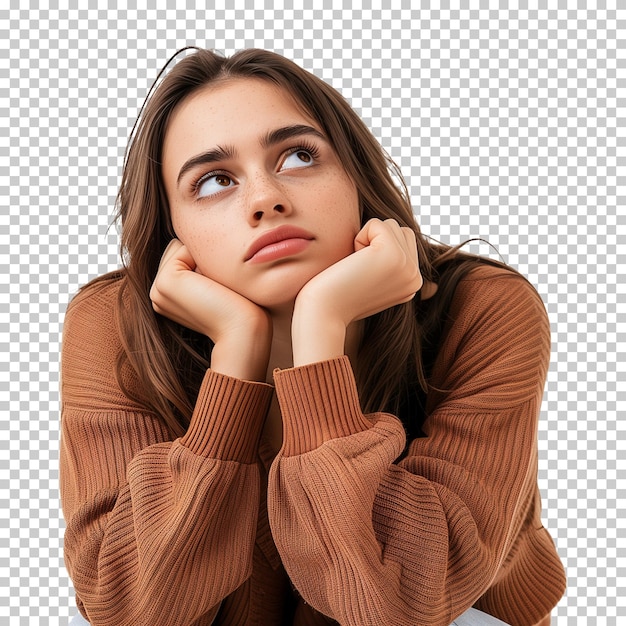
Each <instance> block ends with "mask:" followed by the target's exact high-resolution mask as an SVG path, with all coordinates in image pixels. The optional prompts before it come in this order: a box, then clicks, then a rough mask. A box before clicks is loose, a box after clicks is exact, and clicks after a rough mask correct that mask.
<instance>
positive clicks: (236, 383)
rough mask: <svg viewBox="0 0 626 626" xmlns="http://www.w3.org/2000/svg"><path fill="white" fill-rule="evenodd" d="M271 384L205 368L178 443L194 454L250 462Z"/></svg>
mask: <svg viewBox="0 0 626 626" xmlns="http://www.w3.org/2000/svg"><path fill="white" fill-rule="evenodd" d="M272 393H273V388H272V387H271V385H267V384H265V383H256V382H249V381H244V380H239V379H238V378H232V377H230V376H226V375H224V374H219V373H217V372H214V371H212V370H208V371H207V373H206V374H205V376H204V380H203V381H202V385H201V386H200V392H199V393H198V400H197V401H196V407H195V409H194V412H193V417H192V418H191V423H190V425H189V429H188V430H187V432H186V433H185V435H183V436H182V437H181V440H180V442H181V444H182V445H184V446H185V447H187V448H189V449H190V450H191V451H192V452H194V453H195V454H198V455H200V456H204V457H207V458H216V459H221V460H224V461H239V462H241V463H253V462H254V461H255V459H256V455H257V449H258V444H259V437H260V435H261V430H262V428H263V423H264V422H265V417H266V415H267V411H268V409H269V405H270V401H271V399H272Z"/></svg>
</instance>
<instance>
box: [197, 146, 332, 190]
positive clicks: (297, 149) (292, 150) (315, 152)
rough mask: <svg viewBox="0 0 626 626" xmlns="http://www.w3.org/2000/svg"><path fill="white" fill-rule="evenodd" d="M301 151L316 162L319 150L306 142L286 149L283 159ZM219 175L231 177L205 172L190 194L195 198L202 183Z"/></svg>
mask: <svg viewBox="0 0 626 626" xmlns="http://www.w3.org/2000/svg"><path fill="white" fill-rule="evenodd" d="M301 150H302V151H304V152H308V153H309V154H310V155H311V157H312V158H313V160H314V161H317V158H318V156H319V152H320V151H319V148H318V147H317V146H316V145H314V144H312V143H308V142H306V141H305V142H303V143H301V144H299V145H297V146H294V147H293V148H289V149H287V150H286V151H285V153H284V155H285V158H286V157H288V156H291V155H292V154H295V153H296V152H300V151H301ZM220 174H221V175H223V176H227V177H228V178H231V176H230V175H229V174H227V173H226V172H225V171H224V170H213V171H211V172H205V173H204V174H201V175H200V176H199V177H198V178H196V179H194V180H192V182H191V184H190V187H191V192H192V194H193V195H194V197H197V195H198V191H199V189H200V187H201V186H202V183H204V181H205V180H208V179H209V178H212V177H213V176H219V175H220ZM203 199H204V198H198V200H203Z"/></svg>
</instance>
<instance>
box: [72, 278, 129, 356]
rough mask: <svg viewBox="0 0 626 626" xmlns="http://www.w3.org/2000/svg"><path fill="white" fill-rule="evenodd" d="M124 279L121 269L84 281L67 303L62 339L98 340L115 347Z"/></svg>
mask: <svg viewBox="0 0 626 626" xmlns="http://www.w3.org/2000/svg"><path fill="white" fill-rule="evenodd" d="M123 283H124V279H123V275H122V274H121V273H115V274H110V275H106V276H102V277H100V278H98V279H96V280H95V281H92V282H91V283H89V284H88V285H85V286H84V287H82V288H81V290H80V291H79V292H78V293H77V294H76V296H74V298H73V299H72V300H71V302H70V303H69V305H68V307H67V311H66V313H65V320H64V322H63V340H64V342H65V341H66V340H67V341H69V340H71V341H87V342H88V343H90V344H92V345H93V343H94V342H98V344H99V346H100V347H103V348H106V346H107V344H109V345H110V346H111V347H113V344H115V343H118V342H116V341H115V336H116V335H117V333H116V331H115V326H116V323H115V314H116V313H115V309H116V308H117V302H118V299H119V295H120V292H121V289H122V286H123Z"/></svg>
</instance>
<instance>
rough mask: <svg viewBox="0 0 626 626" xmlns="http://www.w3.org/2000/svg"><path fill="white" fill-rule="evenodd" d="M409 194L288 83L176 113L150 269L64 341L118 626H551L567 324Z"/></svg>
mask: <svg viewBox="0 0 626 626" xmlns="http://www.w3.org/2000/svg"><path fill="white" fill-rule="evenodd" d="M390 167H391V168H393V166H392V164H390V162H389V161H388V159H387V158H386V157H385V155H384V153H383V151H382V149H381V147H380V146H379V145H378V143H377V142H376V141H375V139H374V138H373V137H372V135H371V134H370V133H369V131H368V130H367V129H366V127H365V126H364V124H363V123H362V121H361V120H360V119H359V117H358V116H357V115H356V114H355V113H354V111H353V110H352V109H351V108H350V107H349V105H348V104H347V103H346V102H345V101H344V100H343V99H342V98H341V96H340V95H339V94H338V93H337V92H336V91H334V90H333V89H332V88H331V87H329V86H328V85H327V84H325V83H324V82H322V81H321V80H319V79H317V78H316V77H314V76H313V75H311V74H309V73H307V72H305V71H304V70H302V69H301V68H299V67H297V66H296V65H294V64H293V63H291V62H290V61H287V60H285V59H284V58H282V57H280V56H278V55H275V54H272V53H269V52H265V51H259V50H247V51H243V52H240V53H238V54H236V55H234V56H233V57H231V58H223V57H221V56H218V55H216V54H214V53H212V52H210V51H207V50H197V51H195V52H194V53H193V54H190V55H188V56H187V57H186V58H184V59H183V60H181V61H180V62H178V63H177V64H176V65H175V66H174V67H173V68H172V69H171V70H170V71H169V73H168V74H167V75H166V76H165V77H164V78H163V79H162V80H161V82H160V83H159V84H158V86H157V87H156V88H155V90H154V93H153V94H152V95H151V97H150V98H149V100H148V102H147V104H146V105H145V108H144V110H143V112H142V115H141V116H140V120H139V121H138V125H137V127H136V130H135V132H134V136H133V138H132V140H131V142H130V146H129V150H128V153H127V158H126V163H125V169H124V174H123V179H122V184H121V189H120V194H119V212H120V217H121V224H122V248H123V253H124V262H125V267H124V269H123V270H121V271H119V272H114V273H112V274H109V275H106V276H104V277H101V278H99V279H97V280H96V281H94V282H92V283H91V284H90V285H88V286H87V287H85V288H84V289H83V290H82V291H81V292H80V294H79V295H78V296H77V297H76V298H75V299H74V300H73V302H72V303H71V305H70V307H69V309H68V313H67V316H66V322H65V328H64V342H63V369H62V406H63V415H62V449H61V489H62V501H63V509H64V515H65V518H66V521H67V530H66V537H65V557H66V563H67V568H68V571H69V573H70V575H71V577H72V580H73V583H74V586H75V589H76V594H77V600H78V605H79V608H80V610H81V613H82V614H83V615H84V616H85V617H86V618H87V619H88V620H89V621H90V623H91V624H94V625H99V624H103V625H104V624H116V625H121V624H129V625H130V624H132V625H134V626H137V625H140V624H146V625H147V624H150V625H155V624H157V625H163V626H165V625H169V624H180V625H187V624H189V625H191V624H194V625H201V624H229V625H239V624H260V625H263V626H265V625H268V626H271V625H273V624H297V625H313V624H332V623H337V622H338V623H340V624H344V625H354V626H357V625H358V626H365V625H385V626H390V625H398V626H406V625H420V624H429V625H431V624H432V625H435V624H443V625H446V626H447V625H448V624H450V623H451V622H452V621H453V620H454V619H456V618H457V617H458V616H459V615H461V614H466V615H469V614H467V613H466V611H467V610H468V609H470V607H472V606H474V607H475V608H477V609H480V610H481V611H483V612H484V613H486V614H488V615H491V616H495V617H497V618H499V619H501V620H503V621H504V622H506V623H510V624H516V625H531V624H548V623H549V613H550V610H551V609H552V607H553V606H554V605H555V604H556V602H557V601H558V599H559V598H560V596H561V595H562V593H563V589H564V574H563V569H562V566H561V563H560V561H559V558H558V556H557V553H556V551H555V548H554V544H553V542H552V540H551V538H550V536H549V535H548V533H547V532H546V531H545V530H544V529H543V527H542V525H541V518H540V501H539V492H538V488H537V479H536V474H537V444H536V438H537V434H536V431H537V418H538V414H539V409H540V404H541V400H542V390H543V385H544V381H545V377H546V371H547V367H548V359H549V348H550V338H549V326H548V322H547V319H546V314H545V310H544V307H543V305H542V302H541V300H540V298H539V297H538V296H537V294H536V293H535V291H534V290H533V288H532V287H531V286H530V285H529V283H528V282H527V281H526V280H525V279H524V278H522V277H521V276H520V275H519V274H517V273H516V272H515V271H513V270H511V269H510V268H508V267H506V266H504V265H501V264H498V263H494V262H491V261H487V260H484V259H480V258H478V257H473V256H470V255H467V254H463V253H461V252H460V251H459V250H458V249H455V248H447V247H445V246H442V245H433V244H432V243H430V242H429V241H428V240H427V239H426V238H425V237H424V236H423V235H422V234H421V233H420V230H419V228H418V226H417V225H416V223H415V219H414V217H413V214H412V209H411V205H410V201H409V199H408V197H407V194H406V190H405V189H398V188H397V186H396V185H395V184H394V182H393V180H394V179H393V178H392V175H391V174H390ZM485 619H488V618H487V617H485Z"/></svg>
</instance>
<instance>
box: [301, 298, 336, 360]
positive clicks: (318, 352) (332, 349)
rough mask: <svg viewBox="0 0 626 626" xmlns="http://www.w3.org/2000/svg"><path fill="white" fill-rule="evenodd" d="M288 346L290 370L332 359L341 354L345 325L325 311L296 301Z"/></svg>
mask: <svg viewBox="0 0 626 626" xmlns="http://www.w3.org/2000/svg"><path fill="white" fill-rule="evenodd" d="M291 342H292V349H293V365H294V367H298V366H302V365H308V364H309V363H316V362H318V361H326V360H329V359H334V358H336V357H339V356H342V355H343V354H345V343H346V324H345V322H344V321H343V320H342V319H340V318H339V317H336V316H333V315H332V314H329V312H328V311H323V310H321V309H319V308H318V307H314V306H304V305H303V304H299V303H298V301H297V300H296V306H295V308H294V313H293V318H292V323H291Z"/></svg>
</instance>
